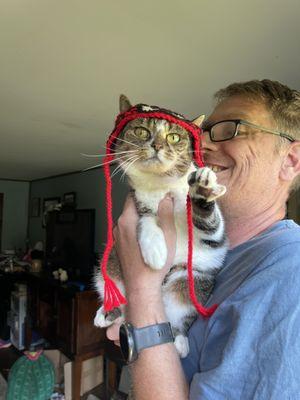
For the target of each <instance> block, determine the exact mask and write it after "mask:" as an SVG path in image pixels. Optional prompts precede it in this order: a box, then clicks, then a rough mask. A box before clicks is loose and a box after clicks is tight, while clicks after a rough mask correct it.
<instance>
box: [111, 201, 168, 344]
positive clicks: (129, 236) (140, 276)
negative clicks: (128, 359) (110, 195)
mask: <svg viewBox="0 0 300 400" xmlns="http://www.w3.org/2000/svg"><path fill="white" fill-rule="evenodd" d="M173 211H174V207H173V201H172V199H171V198H170V197H166V198H164V199H163V200H162V201H161V202H160V204H159V208H158V218H159V225H160V227H161V229H162V230H163V232H164V235H165V240H166V243H167V248H168V257H167V262H166V265H165V267H164V268H163V269H161V270H155V271H154V270H153V269H151V268H150V267H149V266H148V265H146V264H145V262H144V260H143V258H142V255H141V252H140V247H139V244H138V242H137V223H138V218H139V217H138V214H137V211H136V207H135V204H134V201H133V199H132V197H131V196H128V198H127V200H126V203H125V205H124V209H123V212H122V214H121V216H120V218H119V220H118V223H117V225H116V227H115V228H114V238H115V248H116V251H117V254H118V258H119V260H120V263H121V266H122V272H123V278H124V283H125V288H126V298H127V301H128V303H129V306H130V305H131V304H133V306H134V303H139V304H147V308H148V307H150V306H151V305H152V306H153V309H155V303H156V302H157V301H158V302H161V286H162V282H163V279H164V277H165V275H166V274H167V272H168V271H169V269H170V267H171V266H172V264H173V259H174V256H175V251H176V229H175V223H174V214H173ZM145 312H146V310H145ZM120 324H121V322H120V320H119V321H118V320H116V321H115V323H114V324H113V325H112V326H111V327H109V328H108V329H107V337H108V338H109V339H110V340H113V341H114V342H115V343H116V344H118V340H119V327H120Z"/></svg>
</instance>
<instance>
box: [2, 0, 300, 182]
mask: <svg viewBox="0 0 300 400" xmlns="http://www.w3.org/2000/svg"><path fill="white" fill-rule="evenodd" d="M0 9H1V12H0V57H1V62H0V88H1V90H0V135H1V141H0V178H6V179H20V180H34V179H39V178H44V177H47V176H53V175H58V174H63V173H68V172H73V171H78V170H82V169H84V168H87V167H89V166H91V165H94V164H97V163H100V159H95V158H93V159H88V158H86V157H83V156H81V155H80V154H81V153H89V154H101V153H103V152H104V149H103V146H104V144H105V140H106V137H107V135H108V134H109V133H110V132H111V129H112V126H113V121H114V119H115V116H116V114H117V112H118V97H119V94H120V93H125V94H127V95H128V97H129V98H130V99H131V100H132V103H138V102H144V103H148V104H157V105H160V106H163V107H166V108H170V109H173V110H175V111H178V112H181V113H183V114H185V115H186V116H188V117H195V116H197V115H198V114H200V113H208V112H209V110H210V109H211V105H212V102H211V99H212V94H213V93H214V92H215V91H216V90H217V89H218V88H221V87H224V86H225V85H227V84H228V83H231V82H233V81H243V80H248V79H253V78H258V79H260V78H266V77H268V78H270V79H276V80H280V81H282V82H283V83H285V84H287V85H289V86H291V87H293V88H295V89H300V80H299V78H300V52H299V47H298V44H299V43H298V41H299V38H300V24H299V16H300V2H299V0H285V1H282V0H263V1H261V0H251V1H250V0H249V1H244V0H227V1H225V0H186V1H183V0H164V1H162V0H160V1H158V0H151V1H148V2H147V1H138V0H129V1H126V2H124V1H121V0H114V1H108V0H107V1H104V0H85V1H82V0H0Z"/></svg>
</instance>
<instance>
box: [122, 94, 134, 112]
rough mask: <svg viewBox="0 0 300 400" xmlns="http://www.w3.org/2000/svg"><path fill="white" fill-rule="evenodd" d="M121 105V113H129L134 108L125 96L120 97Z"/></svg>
mask: <svg viewBox="0 0 300 400" xmlns="http://www.w3.org/2000/svg"><path fill="white" fill-rule="evenodd" d="M119 105H120V112H125V111H128V110H129V109H130V108H131V107H132V105H131V104H130V101H129V100H128V98H127V97H126V96H125V95H124V94H121V95H120V101H119Z"/></svg>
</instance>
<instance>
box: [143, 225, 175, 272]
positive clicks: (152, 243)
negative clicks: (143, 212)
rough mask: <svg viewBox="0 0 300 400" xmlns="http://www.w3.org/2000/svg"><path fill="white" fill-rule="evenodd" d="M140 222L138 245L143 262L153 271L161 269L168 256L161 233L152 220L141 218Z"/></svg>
mask: <svg viewBox="0 0 300 400" xmlns="http://www.w3.org/2000/svg"><path fill="white" fill-rule="evenodd" d="M140 222H141V224H140V230H139V244H140V248H141V252H142V256H143V258H144V261H145V263H146V264H148V265H149V266H150V267H151V268H153V269H161V268H163V267H164V265H165V264H166V261H167V255H168V250H167V246H166V242H165V237H164V234H163V231H162V230H161V228H160V227H159V226H157V225H156V222H155V220H153V218H143V219H142V220H141V221H140Z"/></svg>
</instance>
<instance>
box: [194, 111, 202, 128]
mask: <svg viewBox="0 0 300 400" xmlns="http://www.w3.org/2000/svg"><path fill="white" fill-rule="evenodd" d="M204 120H205V115H204V114H203V115H200V116H199V117H197V118H195V119H194V120H193V123H194V124H195V125H197V126H199V128H201V125H202V123H203V121H204Z"/></svg>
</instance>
